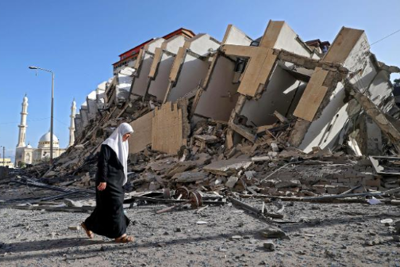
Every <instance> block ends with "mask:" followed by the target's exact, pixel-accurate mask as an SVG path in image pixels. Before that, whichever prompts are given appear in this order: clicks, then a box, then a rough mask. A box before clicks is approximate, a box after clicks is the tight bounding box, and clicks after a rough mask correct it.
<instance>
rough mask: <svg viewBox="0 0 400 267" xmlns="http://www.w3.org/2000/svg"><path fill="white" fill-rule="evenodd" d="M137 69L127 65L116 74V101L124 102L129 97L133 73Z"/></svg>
mask: <svg viewBox="0 0 400 267" xmlns="http://www.w3.org/2000/svg"><path fill="white" fill-rule="evenodd" d="M134 73H135V69H133V68H131V67H125V68H123V69H122V70H120V71H119V73H118V74H117V75H116V85H115V101H116V102H115V103H116V104H119V103H123V102H125V101H127V100H128V99H129V95H130V94H129V92H130V89H131V84H132V80H133V74H134Z"/></svg>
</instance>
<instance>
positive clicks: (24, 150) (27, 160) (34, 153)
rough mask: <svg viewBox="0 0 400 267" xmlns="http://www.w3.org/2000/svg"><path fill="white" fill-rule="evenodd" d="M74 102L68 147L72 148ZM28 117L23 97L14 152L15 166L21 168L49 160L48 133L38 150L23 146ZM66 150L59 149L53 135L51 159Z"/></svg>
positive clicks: (42, 138) (73, 140) (43, 137)
mask: <svg viewBox="0 0 400 267" xmlns="http://www.w3.org/2000/svg"><path fill="white" fill-rule="evenodd" d="M75 111H76V104H75V101H73V102H72V106H71V115H70V118H71V122H70V127H69V144H68V147H70V146H72V145H73V144H74V142H75V135H74V131H75V121H74V118H75ZM27 115H28V97H27V96H26V95H25V97H24V99H23V101H22V111H21V124H20V125H18V127H19V137H18V144H17V149H16V151H15V166H17V167H22V166H24V165H26V164H37V163H40V162H43V161H48V160H49V159H50V131H49V132H47V133H45V134H44V135H43V136H42V137H41V138H40V140H39V144H38V148H33V147H32V146H31V145H29V144H28V145H25V137H26V128H27V127H28V125H27V124H26V118H27ZM65 151H66V149H64V148H60V144H59V141H58V138H57V136H55V135H54V134H53V158H56V157H58V156H60V155H61V154H62V153H64V152H65Z"/></svg>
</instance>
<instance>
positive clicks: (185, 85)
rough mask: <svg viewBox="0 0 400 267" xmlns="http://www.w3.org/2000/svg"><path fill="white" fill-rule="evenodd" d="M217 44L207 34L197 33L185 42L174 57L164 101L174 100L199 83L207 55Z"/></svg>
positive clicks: (207, 62) (204, 70) (205, 68)
mask: <svg viewBox="0 0 400 267" xmlns="http://www.w3.org/2000/svg"><path fill="white" fill-rule="evenodd" d="M219 45H220V44H219V42H218V41H217V40H215V39H214V38H212V37H211V36H209V35H208V34H198V35H196V36H195V37H193V38H191V39H189V40H188V41H186V42H185V45H184V47H181V48H180V49H179V51H178V54H177V56H176V57H175V59H174V63H173V66H172V69H171V72H170V76H169V81H170V84H169V86H168V90H167V93H166V96H165V98H164V103H165V102H175V101H176V100H178V98H181V97H183V96H184V95H186V94H187V93H189V92H191V91H193V90H195V89H196V88H197V87H198V86H199V85H201V83H202V82H203V81H204V78H205V76H206V74H207V71H208V67H209V61H208V55H209V53H210V51H214V50H216V49H218V47H219Z"/></svg>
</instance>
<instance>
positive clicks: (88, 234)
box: [81, 222, 94, 239]
mask: <svg viewBox="0 0 400 267" xmlns="http://www.w3.org/2000/svg"><path fill="white" fill-rule="evenodd" d="M81 226H82V228H83V230H85V232H86V234H87V236H88V237H89V238H90V239H93V237H94V234H93V232H92V231H90V230H88V229H87V228H86V224H85V223H84V222H83V223H81Z"/></svg>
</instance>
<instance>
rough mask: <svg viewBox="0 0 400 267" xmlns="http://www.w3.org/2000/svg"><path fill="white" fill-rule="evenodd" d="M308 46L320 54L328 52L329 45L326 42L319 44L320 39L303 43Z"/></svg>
mask: <svg viewBox="0 0 400 267" xmlns="http://www.w3.org/2000/svg"><path fill="white" fill-rule="evenodd" d="M305 43H306V44H307V45H308V46H311V47H314V48H315V49H317V51H318V52H319V53H320V54H325V53H326V52H328V49H329V47H330V46H331V43H330V42H328V41H324V42H321V40H320V39H315V40H310V41H307V42H305Z"/></svg>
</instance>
